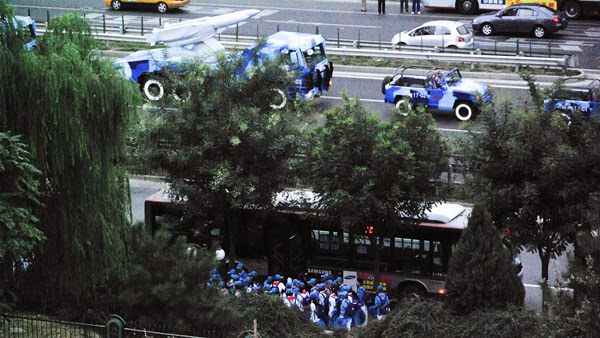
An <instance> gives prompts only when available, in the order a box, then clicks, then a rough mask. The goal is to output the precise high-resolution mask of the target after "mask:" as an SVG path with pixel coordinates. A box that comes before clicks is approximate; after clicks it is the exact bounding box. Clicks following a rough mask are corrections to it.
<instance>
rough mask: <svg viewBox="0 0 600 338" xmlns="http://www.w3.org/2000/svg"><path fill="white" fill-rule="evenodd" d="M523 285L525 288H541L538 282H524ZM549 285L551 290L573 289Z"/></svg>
mask: <svg viewBox="0 0 600 338" xmlns="http://www.w3.org/2000/svg"><path fill="white" fill-rule="evenodd" d="M523 286H524V287H527V288H538V289H541V288H542V286H541V285H539V284H525V283H523ZM549 287H550V289H552V290H556V289H558V290H561V291H568V292H573V289H571V288H567V287H557V286H552V285H550V286H549Z"/></svg>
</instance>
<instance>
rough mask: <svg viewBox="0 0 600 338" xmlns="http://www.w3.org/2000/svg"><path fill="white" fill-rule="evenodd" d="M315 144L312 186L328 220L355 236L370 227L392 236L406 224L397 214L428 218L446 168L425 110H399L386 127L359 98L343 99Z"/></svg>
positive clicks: (314, 135) (330, 113)
mask: <svg viewBox="0 0 600 338" xmlns="http://www.w3.org/2000/svg"><path fill="white" fill-rule="evenodd" d="M309 139H310V147H309V153H308V155H307V161H306V166H305V168H306V169H305V170H306V172H307V174H306V175H307V176H308V178H309V182H310V185H311V187H312V188H313V190H314V191H315V192H317V193H318V194H319V195H320V196H321V200H320V203H321V204H322V206H323V208H324V209H323V210H325V214H326V215H327V216H328V217H332V218H336V219H337V220H339V221H340V222H341V225H342V226H343V227H344V228H346V229H350V230H351V231H353V232H354V233H355V234H357V235H360V234H363V235H364V226H365V225H372V226H373V227H374V229H375V233H376V234H377V235H378V236H381V235H390V234H391V233H393V232H394V230H395V228H396V227H398V226H400V224H399V217H398V215H399V213H401V214H404V215H407V216H409V217H410V216H420V215H422V213H423V212H424V211H425V209H426V208H427V207H428V206H429V203H430V202H431V201H432V199H433V197H432V196H433V195H434V193H435V186H436V183H435V180H436V179H437V178H438V177H439V175H440V173H441V172H442V170H443V168H444V167H445V165H446V163H447V162H446V161H447V150H446V149H447V148H446V145H445V143H444V142H443V141H442V139H441V137H440V135H439V133H438V132H437V130H436V129H435V127H434V122H433V119H432V117H431V115H429V114H427V113H425V112H424V111H423V110H418V111H409V112H406V113H400V112H399V111H396V113H395V114H394V116H393V118H392V121H391V122H390V123H381V121H380V120H379V118H378V117H376V116H375V115H373V114H369V113H367V112H366V111H365V109H364V107H363V106H362V105H361V104H360V103H359V101H358V100H356V99H355V100H350V99H349V98H348V97H344V100H343V102H342V104H341V105H339V106H337V107H335V108H334V109H332V110H330V111H327V112H325V122H324V125H323V126H321V127H318V128H316V129H315V130H314V131H313V132H312V133H311V135H310V138H309ZM375 242H376V241H375V240H371V243H375ZM379 244H380V245H383V241H380V243H379ZM373 245H375V244H373Z"/></svg>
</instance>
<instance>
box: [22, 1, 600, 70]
mask: <svg viewBox="0 0 600 338" xmlns="http://www.w3.org/2000/svg"><path fill="white" fill-rule="evenodd" d="M10 2H11V3H12V4H14V5H16V12H17V14H27V13H31V15H32V16H33V17H34V19H35V20H36V21H39V22H44V21H46V20H47V17H48V16H49V17H54V16H57V15H60V14H61V13H63V12H65V11H72V10H79V9H81V10H83V11H84V12H85V13H86V16H87V17H88V18H90V19H91V20H102V16H103V15H104V16H105V18H106V20H107V22H109V23H115V24H119V23H120V22H121V20H122V18H121V16H123V20H125V21H127V23H135V24H138V22H139V21H140V18H141V17H142V16H143V17H145V18H146V20H149V22H148V23H146V26H148V27H150V26H151V25H152V24H151V23H150V22H154V23H155V24H156V25H157V24H158V21H159V19H158V18H159V17H160V18H161V22H168V21H171V22H177V21H179V20H185V19H191V18H198V17H202V16H206V15H219V14H224V13H228V12H232V11H235V10H240V9H248V8H255V9H260V10H262V11H261V13H260V14H259V18H258V19H255V20H252V21H251V22H249V23H248V24H246V25H244V26H242V27H241V33H242V34H251V35H254V34H259V35H269V34H272V33H274V32H276V31H277V30H279V29H280V30H292V31H301V32H310V33H314V32H315V31H316V30H317V29H318V30H319V33H320V34H322V35H323V36H325V37H326V38H327V39H337V38H338V37H339V38H340V39H348V40H354V41H358V40H361V41H362V40H370V41H381V43H382V46H383V47H384V48H387V47H389V44H390V41H391V39H392V37H393V36H394V34H396V33H398V32H399V31H402V30H407V29H410V28H413V27H416V26H418V25H420V24H422V23H424V22H426V21H430V20H440V19H448V20H456V21H461V22H464V23H466V24H467V25H468V26H470V24H471V20H472V18H473V17H474V15H459V14H457V13H455V12H453V11H441V10H429V9H424V10H423V14H422V15H409V14H399V4H398V3H397V2H390V1H388V4H387V13H388V14H386V15H377V10H376V6H377V3H376V2H375V1H369V2H368V11H367V12H366V13H362V12H360V1H358V0H298V1H293V0H281V1H274V0H271V1H267V0H265V1H260V2H258V1H253V2H251V3H250V4H249V3H248V2H247V1H242V0H221V1H219V2H218V3H217V2H212V3H211V2H198V1H194V0H193V1H192V3H191V4H190V5H189V6H187V7H184V8H182V9H178V10H173V11H171V12H169V13H167V14H164V15H162V16H161V15H159V14H158V13H156V12H155V11H153V10H126V11H120V12H115V11H113V10H112V9H109V8H108V7H107V6H106V5H105V4H104V1H102V0H80V1H76V2H74V1H68V0H56V1H53V2H52V5H49V4H48V1H44V0H13V1H10ZM517 44H518V46H519V47H517ZM475 45H476V47H478V48H482V49H490V48H498V49H499V50H511V51H512V50H514V51H516V49H517V48H519V50H521V51H524V52H525V53H528V51H529V48H532V49H533V50H534V51H543V52H544V53H548V52H550V54H552V55H558V56H561V55H564V54H574V55H576V56H577V57H578V59H579V67H580V68H594V67H595V65H594V59H595V58H596V57H598V56H600V26H599V25H598V19H584V20H576V21H571V22H569V26H568V28H567V29H566V30H564V31H561V32H559V33H557V34H555V35H553V36H552V37H551V38H548V39H543V40H538V39H534V38H532V37H529V36H494V37H484V36H482V35H476V37H475Z"/></svg>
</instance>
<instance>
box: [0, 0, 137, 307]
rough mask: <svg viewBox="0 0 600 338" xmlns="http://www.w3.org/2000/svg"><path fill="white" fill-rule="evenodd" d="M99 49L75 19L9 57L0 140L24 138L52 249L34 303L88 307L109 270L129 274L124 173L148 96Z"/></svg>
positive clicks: (39, 268) (35, 271)
mask: <svg viewBox="0 0 600 338" xmlns="http://www.w3.org/2000/svg"><path fill="white" fill-rule="evenodd" d="M0 8H1V9H3V10H5V13H2V14H1V15H2V16H4V15H10V14H8V13H6V9H7V8H8V7H7V6H5V5H4V2H3V1H2V6H0ZM93 46H94V41H93V39H92V37H91V29H90V27H89V25H88V23H87V22H86V21H85V20H84V19H83V18H81V17H78V16H77V15H76V14H73V13H69V14H65V15H64V16H61V17H58V18H55V19H54V20H53V21H52V22H51V23H50V25H49V29H48V31H47V32H46V34H44V36H43V37H42V39H41V41H40V48H39V51H37V52H36V53H30V52H14V53H13V52H11V51H9V50H8V49H3V50H2V51H1V53H2V55H1V56H0V82H1V83H2V86H1V87H0V130H10V131H13V132H14V133H18V134H21V135H23V136H22V142H23V143H25V144H27V145H28V146H29V149H30V151H31V154H32V159H33V160H32V164H33V165H34V166H35V167H37V168H38V169H39V170H40V171H41V178H40V180H41V182H43V184H42V185H41V186H40V187H41V189H42V191H43V193H44V198H43V199H41V202H42V203H43V204H44V207H43V208H41V209H39V210H37V212H36V216H37V217H38V218H39V219H40V222H39V224H40V229H41V230H42V231H43V232H44V233H45V234H46V236H47V241H46V242H45V243H44V245H43V246H41V248H40V249H39V250H38V251H37V252H36V255H35V260H34V262H33V264H32V266H31V267H30V269H29V271H28V273H29V274H31V275H30V276H29V278H28V282H29V283H33V284H34V285H33V287H32V290H30V291H31V292H28V295H29V296H30V297H31V298H32V299H33V300H35V301H42V300H46V299H44V298H43V297H38V295H39V294H40V293H43V294H46V295H54V296H56V297H55V299H54V300H57V301H69V300H71V299H78V300H81V299H82V298H83V297H84V296H86V295H91V294H93V292H94V291H93V290H94V288H96V287H98V286H99V285H101V284H102V283H103V282H104V280H105V279H106V276H107V273H108V270H110V269H112V268H115V269H117V270H120V271H122V272H123V267H124V263H125V261H126V260H127V256H128V251H129V249H128V247H127V244H126V243H125V241H124V239H125V236H124V234H126V233H127V231H128V227H127V224H128V214H129V207H128V198H129V189H128V183H127V179H126V176H125V173H124V172H123V171H122V170H121V169H120V167H119V163H120V162H121V161H122V159H123V156H124V145H125V136H126V134H127V131H128V128H129V124H130V121H131V119H132V117H133V116H134V115H133V114H134V111H135V107H136V105H137V104H138V103H139V102H140V94H139V89H138V88H137V87H136V86H135V85H133V84H131V83H130V82H129V81H127V80H125V79H122V78H120V77H116V76H115V75H114V74H115V70H114V67H113V66H112V64H111V63H110V62H109V61H108V60H104V59H102V58H99V57H97V56H96V55H94V53H93ZM36 281H37V284H36ZM21 285H23V286H24V285H27V283H22V284H21ZM59 299H60V300H59Z"/></svg>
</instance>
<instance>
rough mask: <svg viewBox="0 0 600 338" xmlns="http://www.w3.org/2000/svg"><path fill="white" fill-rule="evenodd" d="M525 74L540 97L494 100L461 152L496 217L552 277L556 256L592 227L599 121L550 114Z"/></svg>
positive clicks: (476, 188)
mask: <svg viewBox="0 0 600 338" xmlns="http://www.w3.org/2000/svg"><path fill="white" fill-rule="evenodd" d="M524 78H525V80H527V81H528V83H529V86H530V93H531V96H532V98H533V100H532V101H533V104H531V105H529V106H527V107H524V108H516V107H513V106H512V105H511V104H510V103H505V104H503V105H501V106H491V107H489V109H486V110H485V111H484V112H483V113H482V114H481V115H480V117H479V126H475V125H472V126H471V127H472V128H471V129H469V137H468V138H466V139H465V140H464V143H463V144H462V151H461V152H462V154H464V155H465V164H466V166H467V167H468V168H469V172H470V174H471V176H472V177H471V180H470V184H471V185H472V187H474V189H473V190H474V191H475V192H476V193H477V194H478V195H479V197H480V198H481V201H482V203H483V204H484V205H485V206H486V208H487V209H488V210H490V212H491V215H492V220H493V222H494V224H495V225H496V227H497V228H499V229H508V230H509V231H510V234H511V236H510V239H511V241H512V242H513V243H514V244H515V245H516V246H517V247H520V248H522V247H524V246H525V247H527V249H528V250H530V251H533V252H537V253H538V255H539V257H540V260H541V262H542V271H541V275H542V279H543V280H545V281H547V280H548V265H549V261H550V259H551V258H555V257H556V256H557V255H560V254H561V253H562V252H563V251H564V250H565V249H566V247H567V245H568V244H569V243H572V242H573V239H574V234H575V233H576V231H578V230H583V229H584V228H585V227H586V226H587V222H586V219H585V210H586V208H587V206H588V202H589V199H590V194H591V193H593V192H595V191H597V190H598V169H599V168H600V167H599V164H600V162H599V161H600V156H599V155H600V153H599V150H598V147H597V146H596V145H597V144H598V140H599V139H600V138H599V137H600V134H599V131H600V128H599V127H600V124H599V123H598V121H595V120H593V119H590V120H586V119H584V118H583V117H581V116H579V115H577V114H575V115H573V116H571V123H570V124H568V123H565V120H564V118H563V117H562V116H561V115H560V114H558V112H555V113H554V114H550V113H546V112H545V111H544V102H543V101H544V100H543V96H542V95H541V94H540V93H539V91H538V89H537V88H536V86H535V82H534V80H535V79H534V78H532V77H531V76H528V75H526V76H525V77H524ZM554 91H556V88H555V89H554Z"/></svg>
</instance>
